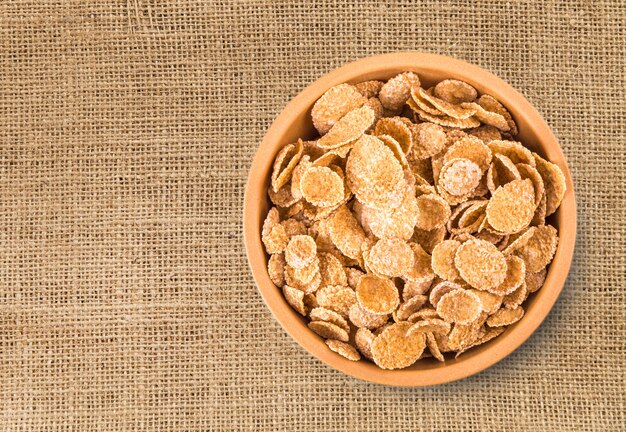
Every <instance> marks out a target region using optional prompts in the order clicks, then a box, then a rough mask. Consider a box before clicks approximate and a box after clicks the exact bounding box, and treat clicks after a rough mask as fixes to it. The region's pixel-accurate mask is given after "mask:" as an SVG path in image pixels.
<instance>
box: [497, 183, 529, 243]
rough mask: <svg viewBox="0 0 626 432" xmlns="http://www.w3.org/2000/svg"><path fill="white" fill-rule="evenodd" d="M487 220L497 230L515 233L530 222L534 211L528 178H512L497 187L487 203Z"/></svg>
mask: <svg viewBox="0 0 626 432" xmlns="http://www.w3.org/2000/svg"><path fill="white" fill-rule="evenodd" d="M486 212H487V220H488V221H489V225H491V226H492V227H493V228H494V229H496V230H497V231H499V232H501V233H504V234H512V233H516V232H518V231H520V230H522V229H523V228H525V227H527V226H528V225H529V224H530V221H531V219H532V218H533V215H534V213H535V190H534V188H533V184H532V182H531V181H530V180H528V179H526V180H513V181H512V182H510V183H507V184H506V185H504V186H502V187H500V188H498V189H497V190H496V191H495V193H494V194H493V196H492V197H491V199H490V200H489V204H488V205H487V210H486Z"/></svg>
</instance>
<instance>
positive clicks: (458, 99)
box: [434, 79, 478, 104]
mask: <svg viewBox="0 0 626 432" xmlns="http://www.w3.org/2000/svg"><path fill="white" fill-rule="evenodd" d="M434 95H435V96H436V97H438V98H439V99H442V100H444V101H446V102H448V103H451V104H459V103H462V102H472V101H474V100H475V99H476V98H477V97H478V92H477V91H476V89H475V88H474V87H472V86H471V85H469V84H468V83H466V82H463V81H459V80H455V79H446V80H443V81H440V82H439V83H438V84H437V85H436V86H435V89H434Z"/></svg>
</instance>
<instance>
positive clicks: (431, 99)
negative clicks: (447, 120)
mask: <svg viewBox="0 0 626 432" xmlns="http://www.w3.org/2000/svg"><path fill="white" fill-rule="evenodd" d="M417 92H418V94H419V96H420V98H421V99H422V100H425V101H427V102H428V103H430V104H431V105H432V106H433V107H434V108H436V109H437V110H438V111H440V112H442V113H443V114H445V115H447V116H449V117H451V118H453V119H457V120H464V119H467V118H470V117H471V116H473V115H474V114H475V113H476V108H475V107H474V106H473V105H475V104H472V103H469V104H465V103H462V104H459V105H456V104H452V103H449V102H446V101H445V100H443V99H439V98H438V97H436V96H432V95H430V94H429V93H428V92H426V91H424V89H421V88H420V89H418V90H417ZM479 120H480V119H479Z"/></svg>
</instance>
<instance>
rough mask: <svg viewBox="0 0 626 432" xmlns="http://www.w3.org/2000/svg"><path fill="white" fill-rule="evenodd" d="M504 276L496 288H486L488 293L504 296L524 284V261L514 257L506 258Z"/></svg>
mask: <svg viewBox="0 0 626 432" xmlns="http://www.w3.org/2000/svg"><path fill="white" fill-rule="evenodd" d="M506 265H507V270H506V276H505V278H504V280H503V281H502V283H501V284H500V285H498V286H496V287H491V288H488V291H489V292H490V293H493V294H496V295H501V296H505V295H507V294H511V293H512V292H513V291H515V290H516V289H517V288H519V286H520V285H521V284H522V283H523V282H524V278H525V275H526V265H525V264H524V261H523V260H522V259H521V258H519V257H516V256H514V255H509V256H507V257H506Z"/></svg>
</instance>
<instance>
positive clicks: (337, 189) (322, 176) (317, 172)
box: [300, 166, 344, 207]
mask: <svg viewBox="0 0 626 432" xmlns="http://www.w3.org/2000/svg"><path fill="white" fill-rule="evenodd" d="M300 190H301V191H302V195H303V196H304V199H306V200H307V201H308V202H310V203H311V204H313V205H314V206H317V207H330V206H334V205H337V204H338V203H339V202H340V201H341V200H342V199H343V198H344V184H343V179H342V178H341V177H340V176H339V175H338V174H337V173H336V172H335V171H334V170H332V169H330V168H328V167H323V166H320V167H310V168H309V169H307V170H306V171H305V172H304V174H303V175H302V178H301V180H300Z"/></svg>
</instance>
